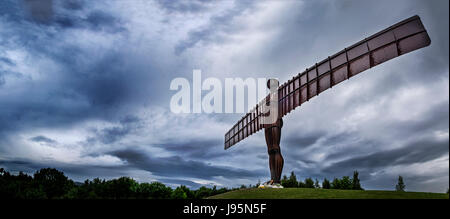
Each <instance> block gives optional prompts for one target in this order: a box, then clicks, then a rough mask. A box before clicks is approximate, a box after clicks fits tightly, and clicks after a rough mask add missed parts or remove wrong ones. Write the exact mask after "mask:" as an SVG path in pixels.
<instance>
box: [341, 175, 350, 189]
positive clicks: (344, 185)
mask: <svg viewBox="0 0 450 219" xmlns="http://www.w3.org/2000/svg"><path fill="white" fill-rule="evenodd" d="M341 189H346V190H350V189H352V180H351V179H350V177H349V176H343V177H342V179H341Z"/></svg>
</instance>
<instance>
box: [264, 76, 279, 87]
mask: <svg viewBox="0 0 450 219" xmlns="http://www.w3.org/2000/svg"><path fill="white" fill-rule="evenodd" d="M279 85H280V82H278V80H277V79H275V78H271V79H269V80H267V88H269V89H270V88H272V89H276V88H278V86H279Z"/></svg>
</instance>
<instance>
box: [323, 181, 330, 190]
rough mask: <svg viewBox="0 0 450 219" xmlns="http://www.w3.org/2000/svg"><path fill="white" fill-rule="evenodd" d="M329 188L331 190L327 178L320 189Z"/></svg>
mask: <svg viewBox="0 0 450 219" xmlns="http://www.w3.org/2000/svg"><path fill="white" fill-rule="evenodd" d="M330 188H331V185H330V181H328V179H327V178H325V179H323V182H322V189H330Z"/></svg>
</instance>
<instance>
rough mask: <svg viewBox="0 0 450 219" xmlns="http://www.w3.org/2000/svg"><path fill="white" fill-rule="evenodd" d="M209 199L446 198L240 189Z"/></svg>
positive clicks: (391, 193) (439, 196)
mask: <svg viewBox="0 0 450 219" xmlns="http://www.w3.org/2000/svg"><path fill="white" fill-rule="evenodd" d="M209 199H448V194H445V193H428V192H396V191H376V190H369V191H356V190H335V189H306V188H285V189H241V190H235V191H231V192H227V193H223V194H220V195H216V196H211V197H209Z"/></svg>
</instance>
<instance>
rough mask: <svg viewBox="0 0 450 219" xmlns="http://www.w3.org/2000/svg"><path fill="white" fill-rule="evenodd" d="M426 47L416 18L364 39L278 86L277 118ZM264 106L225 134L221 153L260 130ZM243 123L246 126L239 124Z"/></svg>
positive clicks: (256, 108)
mask: <svg viewBox="0 0 450 219" xmlns="http://www.w3.org/2000/svg"><path fill="white" fill-rule="evenodd" d="M430 43H431V40H430V38H429V36H428V34H427V31H426V30H425V28H424V26H423V24H422V22H421V20H420V17H419V16H413V17H411V18H408V19H406V20H404V21H401V22H399V23H397V24H395V25H393V26H391V27H388V28H386V29H384V30H382V31H380V32H378V33H376V34H374V35H372V36H370V37H367V38H365V39H363V40H361V41H360V42H358V43H355V44H354V45H352V46H349V47H347V48H345V49H344V50H342V51H340V52H338V53H336V54H334V55H332V56H330V57H328V58H326V59H324V60H322V61H321V62H318V63H316V64H315V65H314V66H312V67H310V68H307V69H306V70H305V71H304V72H302V73H299V74H298V75H296V76H295V77H293V78H292V79H291V80H289V81H288V82H286V83H284V84H282V85H281V86H280V87H279V88H278V100H279V108H278V112H279V116H280V117H283V116H285V115H286V114H288V113H289V112H291V111H292V110H294V109H295V108H296V107H298V106H300V105H301V104H303V103H305V102H307V101H308V100H309V99H311V98H313V97H314V96H317V95H318V94H319V93H321V92H324V91H325V90H327V89H329V88H331V87H333V86H335V85H336V84H338V83H340V82H342V81H344V80H346V79H349V78H351V77H353V76H355V75H357V74H359V73H361V72H363V71H365V70H367V69H369V68H372V67H374V66H376V65H379V64H381V63H383V62H386V61H388V60H390V59H393V58H395V57H398V56H400V55H403V54H406V53H408V52H411V51H414V50H417V49H420V48H423V47H426V46H428V45H430ZM264 103H265V101H261V102H260V103H259V104H258V105H257V106H256V107H255V109H253V110H252V111H251V112H249V113H247V114H246V115H245V116H244V117H243V118H242V119H241V120H240V121H239V122H238V123H237V124H236V125H235V126H233V128H232V129H230V130H229V131H228V132H227V133H226V134H225V149H227V148H229V147H231V146H233V145H234V144H236V143H237V142H239V141H241V140H242V139H244V138H246V137H248V136H250V135H252V134H254V133H256V132H257V131H259V130H261V129H262V128H264V126H263V125H261V124H260V118H261V111H260V110H261V107H260V106H261V105H262V104H264ZM247 117H249V119H248V122H247ZM244 120H245V121H246V122H243V121H244ZM243 130H247V131H245V132H244V131H243ZM248 130H250V131H248Z"/></svg>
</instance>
